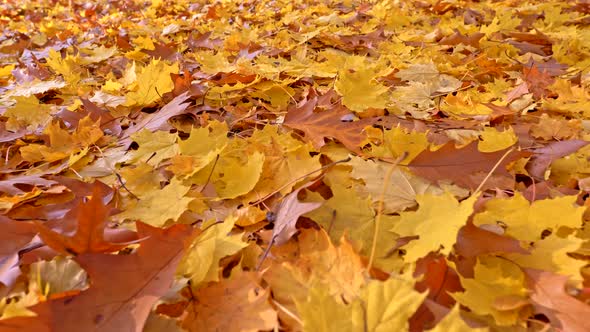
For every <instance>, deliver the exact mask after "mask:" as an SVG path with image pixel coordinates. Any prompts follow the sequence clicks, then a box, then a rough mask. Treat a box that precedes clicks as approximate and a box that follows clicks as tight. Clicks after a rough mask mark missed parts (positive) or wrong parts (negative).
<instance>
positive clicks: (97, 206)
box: [36, 181, 135, 255]
mask: <svg viewBox="0 0 590 332" xmlns="http://www.w3.org/2000/svg"><path fill="white" fill-rule="evenodd" d="M104 195H105V192H104V188H103V186H102V185H101V184H100V182H99V181H95V185H94V190H93V192H92V197H91V198H90V200H88V201H87V202H81V203H80V204H79V205H78V206H77V207H76V208H75V209H74V212H75V218H76V220H77V229H76V232H75V234H74V235H73V236H68V235H64V234H62V233H58V232H56V231H54V230H53V229H51V228H49V227H48V226H47V225H45V224H43V223H41V222H36V226H37V230H38V231H39V236H40V237H41V239H42V240H43V242H44V243H45V244H46V245H47V246H49V247H51V248H52V249H54V250H56V251H58V252H60V253H63V254H66V255H67V254H82V253H87V252H113V251H118V250H120V249H122V248H124V247H126V246H128V245H129V244H130V243H133V242H134V241H133V240H135V239H129V241H127V242H124V243H111V242H108V241H106V240H105V238H104V232H105V227H106V225H107V222H108V219H107V218H108V216H109V214H110V211H111V207H110V206H108V205H105V204H104V203H103V201H102V199H103V196H104Z"/></svg>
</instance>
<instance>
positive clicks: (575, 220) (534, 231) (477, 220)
mask: <svg viewBox="0 0 590 332" xmlns="http://www.w3.org/2000/svg"><path fill="white" fill-rule="evenodd" d="M576 200H577V196H575V195H573V196H563V197H557V198H553V199H543V200H537V201H534V202H533V203H529V201H528V200H526V199H525V198H524V197H523V196H522V194H520V193H518V192H515V193H514V196H513V197H510V198H495V199H492V200H490V201H488V202H487V203H486V205H485V211H484V212H481V213H478V214H476V215H475V216H474V218H473V223H474V224H475V225H478V226H479V225H483V224H491V225H496V224H498V223H499V224H500V225H501V226H504V227H506V234H507V235H510V236H513V237H514V238H516V239H519V240H521V241H526V242H532V241H537V240H539V239H540V238H541V234H542V233H543V231H544V230H546V229H549V230H552V231H557V229H558V228H559V227H561V226H566V227H569V228H578V227H580V226H582V215H583V214H584V210H585V208H583V207H580V206H577V205H576V203H575V202H576Z"/></svg>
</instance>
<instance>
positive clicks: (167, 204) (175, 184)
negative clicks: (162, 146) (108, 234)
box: [115, 178, 193, 227]
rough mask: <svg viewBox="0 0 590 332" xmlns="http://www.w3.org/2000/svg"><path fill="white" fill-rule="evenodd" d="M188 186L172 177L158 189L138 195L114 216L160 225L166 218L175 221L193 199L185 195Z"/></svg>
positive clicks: (120, 218) (163, 223) (164, 222)
mask: <svg viewBox="0 0 590 332" xmlns="http://www.w3.org/2000/svg"><path fill="white" fill-rule="evenodd" d="M189 189H190V187H189V186H185V185H183V184H182V182H181V181H180V180H177V179H176V178H172V181H170V184H168V185H167V186H165V187H164V188H162V189H160V190H151V191H148V192H146V193H144V194H143V195H139V200H138V201H136V202H135V204H134V205H132V206H130V207H128V208H127V209H126V210H125V211H123V212H122V213H119V214H118V215H116V216H115V218H117V219H118V220H121V221H123V220H139V221H141V222H144V223H146V224H150V225H152V226H156V227H162V226H164V225H165V224H166V222H167V221H168V220H173V221H176V220H177V219H178V218H179V217H180V215H182V214H183V213H184V211H186V210H187V209H188V204H189V203H190V202H191V201H192V200H193V198H191V197H185V195H186V193H187V192H188V191H189Z"/></svg>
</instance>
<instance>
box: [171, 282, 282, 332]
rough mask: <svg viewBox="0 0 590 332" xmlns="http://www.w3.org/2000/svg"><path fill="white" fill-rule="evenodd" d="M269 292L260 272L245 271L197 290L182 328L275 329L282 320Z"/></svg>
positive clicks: (231, 331) (246, 331) (240, 331)
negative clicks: (278, 319) (264, 286)
mask: <svg viewBox="0 0 590 332" xmlns="http://www.w3.org/2000/svg"><path fill="white" fill-rule="evenodd" d="M269 295H270V293H269V291H268V289H264V288H263V287H262V286H261V285H260V281H259V280H258V277H257V275H256V273H254V272H242V273H240V274H239V275H238V276H234V277H233V278H232V279H226V280H223V281H221V282H218V283H214V284H211V285H209V286H206V287H202V288H200V289H199V290H197V291H195V292H194V293H193V298H191V299H190V300H191V301H190V302H189V306H188V308H187V311H188V315H186V317H184V319H183V320H182V327H183V328H184V329H186V330H187V331H195V332H197V331H198V332H200V331H204V332H205V331H212V332H216V331H228V332H257V331H261V330H272V329H273V328H274V327H276V326H277V324H278V321H277V313H276V312H275V309H274V308H273V307H272V306H271V305H270V303H269Z"/></svg>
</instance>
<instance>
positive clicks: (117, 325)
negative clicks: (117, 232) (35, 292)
mask: <svg viewBox="0 0 590 332" xmlns="http://www.w3.org/2000/svg"><path fill="white" fill-rule="evenodd" d="M137 229H138V236H139V237H140V238H145V239H146V240H145V241H143V242H142V243H141V245H140V247H139V249H138V250H137V252H136V253H135V254H132V255H108V254H100V253H86V254H81V255H79V256H77V257H76V258H75V260H76V262H78V264H80V266H82V268H84V269H85V270H86V271H87V272H88V275H89V278H90V288H89V289H88V290H86V291H83V292H82V293H80V294H79V295H75V296H67V297H65V298H61V299H55V300H49V301H46V302H41V303H39V304H37V305H35V306H33V307H30V308H29V309H30V310H32V311H33V312H35V313H36V314H37V316H36V317H14V318H10V319H5V320H2V321H0V328H1V329H2V330H5V331H12V330H14V331H17V330H18V331H57V330H59V331H63V332H69V331H80V330H83V331H136V332H140V331H142V329H143V324H144V323H145V321H146V319H147V317H148V314H149V312H150V310H151V308H152V306H153V305H154V303H156V301H157V300H158V299H159V298H160V297H161V296H163V295H164V294H165V293H166V291H167V290H168V288H169V287H170V284H171V283H172V280H173V278H174V272H175V271H176V264H177V263H178V261H179V260H180V258H181V257H182V254H183V253H184V241H185V240H186V239H187V238H188V237H189V236H190V235H191V233H192V232H191V228H190V226H187V225H175V226H173V227H170V228H168V229H165V230H163V229H159V228H155V227H151V226H148V225H146V224H141V223H138V224H137ZM105 271H108V273H105Z"/></svg>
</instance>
